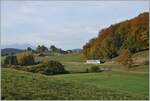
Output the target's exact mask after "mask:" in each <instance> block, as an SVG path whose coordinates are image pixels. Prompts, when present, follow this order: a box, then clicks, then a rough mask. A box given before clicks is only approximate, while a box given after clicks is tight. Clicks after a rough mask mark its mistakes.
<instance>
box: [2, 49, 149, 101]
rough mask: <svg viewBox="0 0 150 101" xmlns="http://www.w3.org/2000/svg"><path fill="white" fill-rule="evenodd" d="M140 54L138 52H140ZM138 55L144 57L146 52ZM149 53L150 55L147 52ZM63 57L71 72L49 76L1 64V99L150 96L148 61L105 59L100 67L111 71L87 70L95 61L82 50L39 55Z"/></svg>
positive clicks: (41, 58) (40, 58)
mask: <svg viewBox="0 0 150 101" xmlns="http://www.w3.org/2000/svg"><path fill="white" fill-rule="evenodd" d="M138 54H139V53H138ZM138 54H137V55H136V54H135V57H141V58H142V57H145V56H147V55H141V54H147V52H143V53H141V54H140V55H138ZM147 57H148V56H147ZM42 60H57V61H60V62H61V63H62V64H63V65H64V66H65V69H66V70H68V71H69V72H70V74H60V75H53V76H46V75H42V74H38V73H30V72H25V71H21V70H15V69H12V68H2V82H1V83H2V84H1V85H2V99H7V100H11V99H13V100H17V99H18V100H21V99H22V100H23V99H26V100H27V99H34V100H38V99H41V100H42V99H44V100H46V99H53V100H54V99H57V100H58V99H64V100H70V99H76V100H81V99H82V100H84V99H86V100H87V99H93V100H94V99H101V100H103V99H107V100H108V99H113V100H116V99H121V100H123V99H130V100H131V99H134V100H135V99H142V100H146V99H148V98H149V73H148V70H149V65H146V64H145V65H140V66H137V67H136V68H133V69H131V70H125V69H123V68H124V67H123V66H122V65H119V64H114V63H111V62H106V63H104V64H100V65H98V66H100V67H104V68H105V67H111V68H112V70H111V71H104V72H99V73H86V69H87V68H90V67H91V66H93V64H85V59H84V57H82V55H80V54H66V55H52V56H46V57H38V58H37V61H42Z"/></svg>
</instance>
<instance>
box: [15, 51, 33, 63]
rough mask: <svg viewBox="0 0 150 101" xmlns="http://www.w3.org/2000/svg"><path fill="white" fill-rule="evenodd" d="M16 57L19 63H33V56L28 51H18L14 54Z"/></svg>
mask: <svg viewBox="0 0 150 101" xmlns="http://www.w3.org/2000/svg"><path fill="white" fill-rule="evenodd" d="M16 57H17V61H18V64H19V65H22V66H27V65H33V64H34V57H33V55H32V54H31V53H29V52H22V53H18V54H16Z"/></svg>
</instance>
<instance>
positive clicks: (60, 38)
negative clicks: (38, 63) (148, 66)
mask: <svg viewBox="0 0 150 101" xmlns="http://www.w3.org/2000/svg"><path fill="white" fill-rule="evenodd" d="M148 9H149V5H148V1H146V0H145V1H144V0H143V1H142V0H141V1H2V2H1V44H2V45H3V46H7V45H12V44H20V45H24V44H30V45H32V46H37V45H38V44H41V45H42V44H44V45H46V46H47V47H49V46H50V45H53V44H54V45H56V46H57V47H59V48H62V49H74V48H82V46H83V45H84V44H85V43H86V42H87V41H88V40H89V39H91V38H93V37H96V36H97V35H98V32H99V31H100V30H101V29H102V28H105V27H108V26H109V25H111V24H114V23H117V22H120V21H124V20H127V19H131V18H133V17H135V16H137V15H139V14H140V13H142V12H144V11H148ZM18 48H19V47H18Z"/></svg>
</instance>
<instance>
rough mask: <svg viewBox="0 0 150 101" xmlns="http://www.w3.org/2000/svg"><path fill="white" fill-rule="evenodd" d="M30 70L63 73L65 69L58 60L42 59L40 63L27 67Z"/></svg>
mask: <svg viewBox="0 0 150 101" xmlns="http://www.w3.org/2000/svg"><path fill="white" fill-rule="evenodd" d="M28 70H29V71H30V72H34V73H41V74H46V75H55V74H64V73H67V71H66V70H65V69H64V66H63V65H62V64H61V63H60V62H58V61H44V62H43V63H41V64H38V65H36V66H33V67H31V68H29V69H28Z"/></svg>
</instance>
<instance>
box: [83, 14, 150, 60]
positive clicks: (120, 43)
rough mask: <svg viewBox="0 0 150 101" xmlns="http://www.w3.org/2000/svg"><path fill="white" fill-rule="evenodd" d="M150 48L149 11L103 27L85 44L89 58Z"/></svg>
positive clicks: (104, 57) (84, 50)
mask: <svg viewBox="0 0 150 101" xmlns="http://www.w3.org/2000/svg"><path fill="white" fill-rule="evenodd" d="M147 49H149V13H148V12H144V13H141V14H139V15H138V16H137V17H135V18H133V19H130V20H126V21H123V22H120V23H117V24H113V25H111V26H109V27H108V28H104V29H102V30H101V31H100V32H99V34H98V36H97V37H96V38H92V39H91V40H89V42H87V43H86V44H85V45H84V46H83V54H84V56H85V57H86V58H87V59H104V60H105V59H112V58H114V57H117V56H121V55H122V54H124V51H125V52H126V51H127V50H128V51H129V52H130V53H136V52H139V51H142V50H147Z"/></svg>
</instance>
